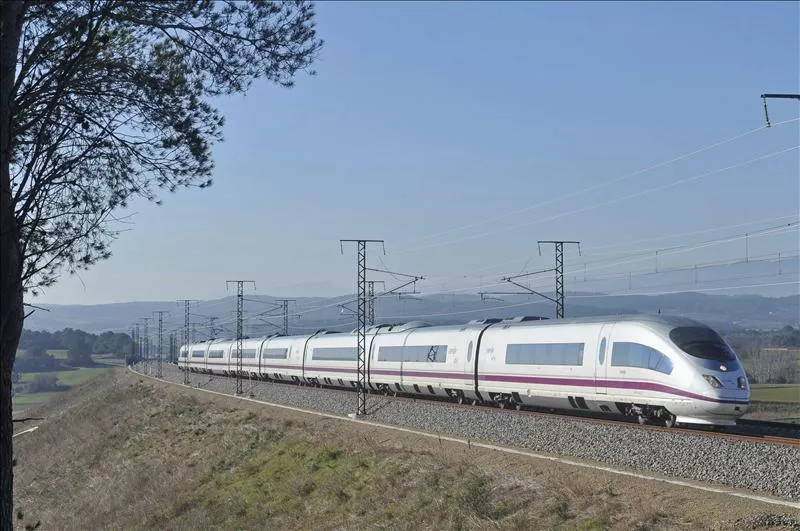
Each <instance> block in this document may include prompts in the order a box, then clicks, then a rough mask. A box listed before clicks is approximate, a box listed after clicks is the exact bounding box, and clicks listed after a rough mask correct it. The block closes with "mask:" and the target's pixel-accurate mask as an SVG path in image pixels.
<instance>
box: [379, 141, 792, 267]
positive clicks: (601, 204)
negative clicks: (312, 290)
mask: <svg viewBox="0 0 800 531" xmlns="http://www.w3.org/2000/svg"><path fill="white" fill-rule="evenodd" d="M798 148H800V145H797V146H792V147H789V148H785V149H781V150H779V151H773V152H771V153H767V154H765V155H761V156H759V157H755V158H752V159H749V160H746V161H743V162H738V163H736V164H732V165H730V166H725V167H724V168H717V169H715V170H709V171H706V172H703V173H699V174H697V175H693V176H691V177H686V178H684V179H680V180H677V181H672V182H669V183H666V184H663V185H660V186H656V187H653V188H648V189H645V190H640V191H638V192H634V193H632V194H628V195H624V196H620V197H615V198H613V199H609V200H607V201H602V202H598V203H594V204H592V205H589V206H586V207H582V208H578V209H575V210H570V211H568V212H559V213H558V214H553V215H551V216H547V217H544V218H539V219H536V220H532V221H526V222H524V223H518V224H516V225H506V226H504V227H500V228H497V229H493V230H490V231H485V232H480V233H476V234H469V235H466V236H462V237H460V238H456V239H453V240H446V241H443V242H436V243H431V244H427V245H423V246H420V247H414V248H411V249H406V250H403V251H399V252H398V251H395V252H394V253H393V254H405V253H412V252H417V251H424V250H426V249H431V248H433V247H442V246H445V245H452V244H454V243H460V242H463V241H468V240H474V239H477V238H482V237H484V236H493V235H495V234H500V233H501V232H507V231H509V230H514V229H521V228H525V227H530V226H531V225H536V224H539V223H545V222H547V221H554V220H557V219H561V218H564V217H567V216H572V215H574V214H581V213H583V212H588V211H590V210H595V209H597V208H600V207H604V206H609V205H613V204H615V203H620V202H622V201H627V200H629V199H634V198H637V197H641V196H644V195H648V194H652V193H655V192H660V191H663V190H666V189H668V188H672V187H674V186H679V185H681V184H686V183H689V182H692V181H697V180H699V179H702V178H705V177H708V176H710V175H716V174H718V173H723V172H726V171H730V170H733V169H736V168H741V167H743V166H747V165H750V164H754V163H756V162H760V161H762V160H767V159H770V158H772V157H777V156H778V155H783V154H785V153H789V152H791V151H795V150H797V149H798Z"/></svg>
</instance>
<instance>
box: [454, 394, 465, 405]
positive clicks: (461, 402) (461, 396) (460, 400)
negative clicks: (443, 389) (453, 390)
mask: <svg viewBox="0 0 800 531" xmlns="http://www.w3.org/2000/svg"><path fill="white" fill-rule="evenodd" d="M456 401H457V402H458V403H459V404H463V403H464V395H458V396H457V397H456Z"/></svg>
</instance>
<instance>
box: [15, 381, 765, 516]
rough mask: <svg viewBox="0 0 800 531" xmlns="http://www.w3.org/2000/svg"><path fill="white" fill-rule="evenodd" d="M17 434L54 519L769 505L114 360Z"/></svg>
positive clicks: (602, 511)
mask: <svg viewBox="0 0 800 531" xmlns="http://www.w3.org/2000/svg"><path fill="white" fill-rule="evenodd" d="M33 412H34V413H36V414H39V415H41V416H44V417H45V420H44V421H43V422H41V423H40V424H39V426H40V428H39V430H37V431H35V432H32V433H30V434H25V435H22V436H21V437H19V438H17V439H15V456H16V458H17V467H16V469H15V470H16V473H15V481H16V489H17V490H16V496H17V497H16V503H17V507H18V509H20V510H21V511H22V518H21V519H20V520H19V522H20V525H26V524H34V523H35V522H36V521H41V522H42V528H45V529H107V528H123V529H154V528H169V529H192V530H194V529H198V528H200V529H206V528H222V529H372V528H375V527H381V528H389V529H478V528H480V529H552V528H557V529H607V528H610V527H613V528H622V529H663V528H675V527H680V528H690V529H691V528H696V529H706V528H709V527H710V526H717V527H718V528H720V529H737V528H741V522H737V519H739V518H742V517H744V516H748V515H752V514H758V513H763V512H775V509H774V508H773V507H771V506H769V505H766V504H762V503H759V502H751V501H749V500H741V499H734V498H731V497H729V496H726V495H722V494H718V493H708V492H702V491H696V490H690V489H686V488H682V487H678V486H674V485H666V484H661V483H656V482H651V481H645V480H640V479H636V478H629V477H623V476H618V475H612V474H608V473H606V472H601V471H596V470H588V469H581V468H576V467H573V466H569V465H565V464H561V463H556V462H549V461H542V460H537V459H530V458H525V457H522V456H515V455H508V454H502V453H498V452H493V451H489V450H483V449H479V448H475V447H472V448H467V447H466V446H462V445H457V444H453V443H447V442H443V441H437V440H436V439H430V438H425V437H420V436H416V435H413V434H406V433H400V432H397V431H393V430H388V429H384V428H376V427H371V426H364V425H359V424H354V423H351V422H346V421H340V420H334V419H327V418H321V417H317V416H313V415H305V414H301V413H296V412H291V411H286V410H283V409H275V408H267V407H264V406H260V405H258V404H252V403H248V402H242V401H239V400H235V399H233V398H229V397H219V396H214V395H208V394H204V393H201V392H199V391H190V390H186V389H181V388H176V387H172V386H168V385H166V384H160V383H154V382H151V381H150V380H147V379H143V378H139V377H137V376H134V375H130V374H127V373H125V371H124V370H122V369H117V370H113V371H111V372H110V373H109V375H108V377H106V378H99V379H96V380H94V381H93V382H90V383H89V384H85V385H83V386H81V387H79V388H77V389H76V390H73V391H71V392H68V393H66V394H64V395H63V399H62V400H59V401H58V402H57V403H51V404H47V405H45V406H40V407H39V408H38V409H37V410H34V411H33Z"/></svg>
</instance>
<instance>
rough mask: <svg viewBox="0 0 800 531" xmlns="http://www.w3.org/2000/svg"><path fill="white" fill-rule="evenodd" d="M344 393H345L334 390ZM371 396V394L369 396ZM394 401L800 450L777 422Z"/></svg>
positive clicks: (792, 432) (798, 436)
mask: <svg viewBox="0 0 800 531" xmlns="http://www.w3.org/2000/svg"><path fill="white" fill-rule="evenodd" d="M331 389H334V390H342V391H348V392H349V390H347V389H336V388H331ZM373 394H374V393H373ZM394 398H395V399H400V400H412V401H416V400H424V401H428V402H435V403H438V404H441V405H444V406H448V407H454V408H476V407H479V408H483V409H486V410H491V411H496V412H497V413H498V414H503V413H505V414H510V415H532V416H546V417H550V418H561V419H566V420H571V421H578V422H588V423H592V424H605V425H611V426H626V427H630V428H635V429H642V430H651V431H663V432H668V433H685V434H687V435H705V436H709V437H720V438H725V439H731V440H742V441H749V442H756V443H763V444H777V445H781V446H794V447H798V448H800V426H795V425H792V424H787V423H781V422H768V421H759V420H747V419H740V420H739V421H738V425H737V426H724V427H714V428H711V427H703V426H696V427H687V426H676V427H672V428H667V427H666V426H658V425H653V424H639V422H638V421H637V420H635V419H629V418H625V417H622V418H611V417H605V418H604V417H602V416H601V415H600V414H597V415H592V414H586V413H584V414H579V415H575V414H570V415H567V414H564V413H558V412H557V411H544V410H537V409H535V408H529V407H523V408H522V409H519V410H517V409H513V408H512V409H503V408H499V407H497V405H495V404H489V403H484V404H477V405H471V404H458V403H455V402H451V401H449V400H446V399H441V398H427V397H424V398H423V397H414V396H408V395H400V394H398V395H394Z"/></svg>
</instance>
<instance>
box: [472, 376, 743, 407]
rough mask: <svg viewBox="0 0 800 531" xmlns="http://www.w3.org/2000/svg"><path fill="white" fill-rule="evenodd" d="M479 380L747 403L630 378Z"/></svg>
mask: <svg viewBox="0 0 800 531" xmlns="http://www.w3.org/2000/svg"><path fill="white" fill-rule="evenodd" d="M478 379H479V380H481V381H488V382H512V383H531V384H541V385H560V386H575V387H611V388H614V389H640V390H644V391H656V392H659V393H666V394H670V395H676V396H684V397H686V398H694V399H696V400H704V401H706V402H717V403H720V404H749V401H747V400H726V399H720V398H712V397H709V396H704V395H699V394H696V393H692V392H689V391H684V390H683V389H677V388H675V387H671V386H669V385H664V384H660V383H657V382H642V381H631V380H606V381H605V385H604V386H603V385H600V386H598V385H597V383H596V381H595V380H594V378H592V379H588V378H553V377H546V376H512V375H508V374H484V375H481V376H480V377H479V378H478Z"/></svg>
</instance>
